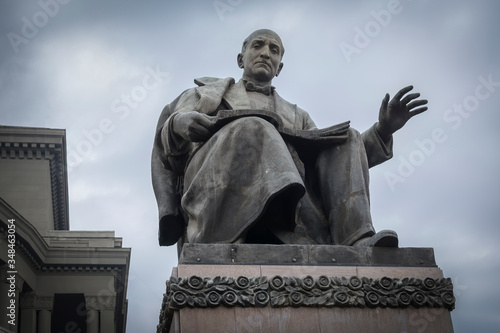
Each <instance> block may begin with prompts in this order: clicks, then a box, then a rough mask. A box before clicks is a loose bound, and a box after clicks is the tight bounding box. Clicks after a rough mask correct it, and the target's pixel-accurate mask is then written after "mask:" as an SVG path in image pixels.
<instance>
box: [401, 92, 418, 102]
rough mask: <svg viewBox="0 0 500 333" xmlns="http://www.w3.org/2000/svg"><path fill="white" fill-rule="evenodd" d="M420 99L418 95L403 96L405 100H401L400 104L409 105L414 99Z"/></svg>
mask: <svg viewBox="0 0 500 333" xmlns="http://www.w3.org/2000/svg"><path fill="white" fill-rule="evenodd" d="M418 97H420V93H414V94H409V95H408V96H405V98H403V99H402V100H401V103H403V104H404V105H406V104H408V103H410V102H411V101H412V100H414V99H415V98H418Z"/></svg>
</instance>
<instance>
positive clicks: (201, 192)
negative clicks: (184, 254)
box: [152, 29, 427, 247]
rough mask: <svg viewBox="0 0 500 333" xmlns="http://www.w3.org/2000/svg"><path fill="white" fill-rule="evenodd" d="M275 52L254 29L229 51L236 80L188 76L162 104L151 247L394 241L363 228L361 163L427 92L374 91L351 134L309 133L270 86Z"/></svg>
mask: <svg viewBox="0 0 500 333" xmlns="http://www.w3.org/2000/svg"><path fill="white" fill-rule="evenodd" d="M284 52H285V50H284V47H283V43H282V42H281V39H280V37H279V36H278V35H277V34H276V33H275V32H273V31H271V30H267V29H263V30H257V31H255V32H253V33H252V34H250V36H248V37H247V38H246V39H245V41H244V43H243V47H242V50H241V53H240V54H238V57H237V62H238V66H239V67H240V68H242V69H243V75H242V78H241V79H240V80H239V81H238V82H235V80H234V79H232V78H225V79H219V78H207V77H205V78H200V79H196V80H195V83H196V84H197V85H198V87H196V88H192V89H188V90H186V91H184V92H183V93H182V94H181V95H180V96H179V97H178V98H176V99H175V100H174V101H173V102H172V103H170V104H169V105H167V106H166V107H165V108H164V110H163V112H162V114H161V116H160V119H159V121H158V126H157V133H156V137H155V145H154V149H153V156H152V176H153V186H154V190H155V194H156V198H157V202H158V207H159V214H160V228H159V241H160V245H172V244H175V243H176V242H177V241H178V240H179V239H181V240H182V241H184V242H189V243H268V244H336V245H354V246H388V247H397V246H398V238H397V234H396V233H395V232H394V231H390V230H384V231H380V232H378V233H375V230H374V228H373V226H372V221H371V215H370V203H369V189H368V183H369V180H368V178H369V172H368V169H369V168H370V167H372V166H375V165H377V164H379V163H382V162H384V161H386V160H388V159H390V158H391V157H392V134H393V133H394V132H396V131H397V130H399V129H400V128H401V127H403V126H404V124H405V123H406V122H407V121H408V120H409V119H410V118H411V117H413V116H415V115H417V114H419V113H422V112H424V111H425V110H427V107H425V106H424V105H425V104H426V103H427V101H426V100H418V99H417V98H418V97H419V96H420V94H418V93H411V94H408V93H409V92H410V91H411V90H412V89H413V87H412V86H408V87H406V88H403V89H401V90H400V91H399V92H398V93H397V94H396V95H395V96H394V98H392V99H391V100H389V99H390V97H389V94H386V96H385V97H384V99H383V101H382V105H381V107H380V112H379V121H378V122H377V123H376V124H375V125H373V126H372V127H371V128H370V129H368V130H367V131H365V132H364V133H363V134H360V133H359V132H357V131H356V130H354V129H352V128H350V127H349V124H348V123H343V124H339V125H337V126H333V127H331V128H328V129H322V130H319V129H317V128H316V125H315V124H314V122H313V121H312V120H311V118H310V117H309V115H308V113H307V112H306V111H304V110H302V109H301V108H299V107H297V106H296V105H294V104H291V103H289V102H287V101H286V100H284V99H283V98H281V97H280V96H279V95H278V93H277V91H276V89H275V88H274V87H273V86H272V85H271V83H272V80H273V78H274V77H275V76H278V75H279V73H280V71H281V70H282V68H283V63H282V62H281V60H282V57H283V54H284Z"/></svg>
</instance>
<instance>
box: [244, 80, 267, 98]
mask: <svg viewBox="0 0 500 333" xmlns="http://www.w3.org/2000/svg"><path fill="white" fill-rule="evenodd" d="M245 88H246V89H247V91H255V92H259V93H262V94H265V95H270V94H271V93H272V92H273V90H274V87H273V86H265V87H261V86H258V85H256V84H255V83H253V82H250V81H246V82H245Z"/></svg>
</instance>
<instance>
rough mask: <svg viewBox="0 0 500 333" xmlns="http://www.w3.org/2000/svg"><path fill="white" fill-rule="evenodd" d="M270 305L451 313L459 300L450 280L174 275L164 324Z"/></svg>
mask: <svg viewBox="0 0 500 333" xmlns="http://www.w3.org/2000/svg"><path fill="white" fill-rule="evenodd" d="M269 304H270V306H271V307H287V306H291V307H301V306H304V307H372V308H374V307H382V308H386V307H388V308H398V307H400V308H405V307H408V306H414V307H440V308H446V309H448V310H450V311H451V310H453V309H454V308H455V297H454V295H453V284H452V282H451V279H449V278H442V279H433V278H429V277H427V278H424V279H417V278H404V279H397V278H389V277H383V278H381V279H371V278H366V277H363V278H359V277H356V276H353V277H351V278H346V277H328V276H325V275H322V276H319V277H318V278H317V279H314V278H313V277H312V276H309V275H308V276H306V277H303V278H299V277H286V276H279V275H277V276H274V277H272V278H271V279H269V278H267V277H265V276H263V277H250V278H248V277H245V276H239V277H237V278H234V277H227V276H224V277H220V276H217V277H215V278H210V277H204V278H202V277H199V276H190V277H182V278H178V277H171V278H170V280H169V281H167V292H166V293H165V294H164V298H163V304H162V310H161V313H160V322H163V323H164V324H166V322H168V321H169V317H171V315H172V312H173V310H178V309H182V308H184V307H191V308H207V307H218V306H226V307H233V306H241V307H265V306H267V305H269ZM159 326H163V325H159ZM158 328H159V329H160V327H158ZM159 332H161V330H159Z"/></svg>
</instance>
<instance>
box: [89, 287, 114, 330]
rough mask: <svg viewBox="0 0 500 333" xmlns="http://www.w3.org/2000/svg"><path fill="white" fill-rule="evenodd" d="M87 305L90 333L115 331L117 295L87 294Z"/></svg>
mask: <svg viewBox="0 0 500 333" xmlns="http://www.w3.org/2000/svg"><path fill="white" fill-rule="evenodd" d="M85 307H86V308H87V332H88V333H99V332H100V333H104V332H106V333H107V332H110V333H111V332H112V333H114V332H115V330H116V326H115V307H116V295H99V296H89V295H85Z"/></svg>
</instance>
